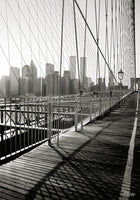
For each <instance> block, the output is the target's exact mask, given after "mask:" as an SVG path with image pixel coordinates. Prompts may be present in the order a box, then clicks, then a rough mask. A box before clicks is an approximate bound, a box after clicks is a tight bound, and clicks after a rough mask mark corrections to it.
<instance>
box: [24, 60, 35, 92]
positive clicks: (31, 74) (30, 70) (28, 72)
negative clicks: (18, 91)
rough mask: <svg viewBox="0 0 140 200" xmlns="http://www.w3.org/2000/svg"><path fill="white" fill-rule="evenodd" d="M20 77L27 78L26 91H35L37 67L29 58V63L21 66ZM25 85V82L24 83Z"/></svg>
mask: <svg viewBox="0 0 140 200" xmlns="http://www.w3.org/2000/svg"><path fill="white" fill-rule="evenodd" d="M22 78H26V82H27V78H28V81H29V83H28V93H34V94H35V93H36V88H37V87H38V86H37V67H36V65H35V64H34V62H33V60H31V63H30V65H24V66H23V67H22ZM26 85H27V84H26Z"/></svg>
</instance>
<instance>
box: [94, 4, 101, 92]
mask: <svg viewBox="0 0 140 200" xmlns="http://www.w3.org/2000/svg"><path fill="white" fill-rule="evenodd" d="M94 5H95V23H96V40H97V65H96V82H97V78H99V83H98V84H99V91H100V90H101V84H100V61H99V59H100V57H99V49H98V46H99V29H100V0H99V3H98V13H97V2H96V0H94Z"/></svg>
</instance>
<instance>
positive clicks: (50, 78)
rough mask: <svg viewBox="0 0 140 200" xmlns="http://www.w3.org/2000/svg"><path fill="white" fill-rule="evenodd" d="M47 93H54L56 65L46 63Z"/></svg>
mask: <svg viewBox="0 0 140 200" xmlns="http://www.w3.org/2000/svg"><path fill="white" fill-rule="evenodd" d="M45 79H46V95H54V65H52V64H50V63H47V64H46V77H45Z"/></svg>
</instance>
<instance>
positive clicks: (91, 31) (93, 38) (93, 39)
mask: <svg viewBox="0 0 140 200" xmlns="http://www.w3.org/2000/svg"><path fill="white" fill-rule="evenodd" d="M74 2H75V4H76V6H77V8H78V10H79V12H80V14H81V16H82V18H83V20H84V21H85V23H86V26H87V28H88V30H89V32H90V34H91V36H92V38H93V40H94V42H95V44H96V45H97V48H98V49H99V52H100V54H101V56H102V58H103V60H104V61H105V63H106V65H107V67H108V69H109V71H110V73H111V74H112V76H113V77H114V80H115V82H116V83H117V84H118V81H117V79H116V77H115V76H114V74H113V72H112V70H111V68H110V66H109V64H108V62H107V60H106V58H105V56H104V54H103V52H102V50H101V49H100V47H99V46H98V43H97V41H96V39H95V37H94V35H93V32H92V31H91V28H90V26H89V24H88V23H87V21H86V19H85V17H84V15H83V12H82V11H81V8H80V6H79V4H78V3H77V1H76V0H74Z"/></svg>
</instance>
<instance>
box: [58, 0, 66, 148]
mask: <svg viewBox="0 0 140 200" xmlns="http://www.w3.org/2000/svg"><path fill="white" fill-rule="evenodd" d="M64 6H65V0H62V18H61V46H60V68H59V73H60V77H59V109H60V100H61V99H60V97H61V76H62V56H63V33H64V10H65V9H64ZM58 117H59V115H58ZM57 145H59V130H58V137H57Z"/></svg>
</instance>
